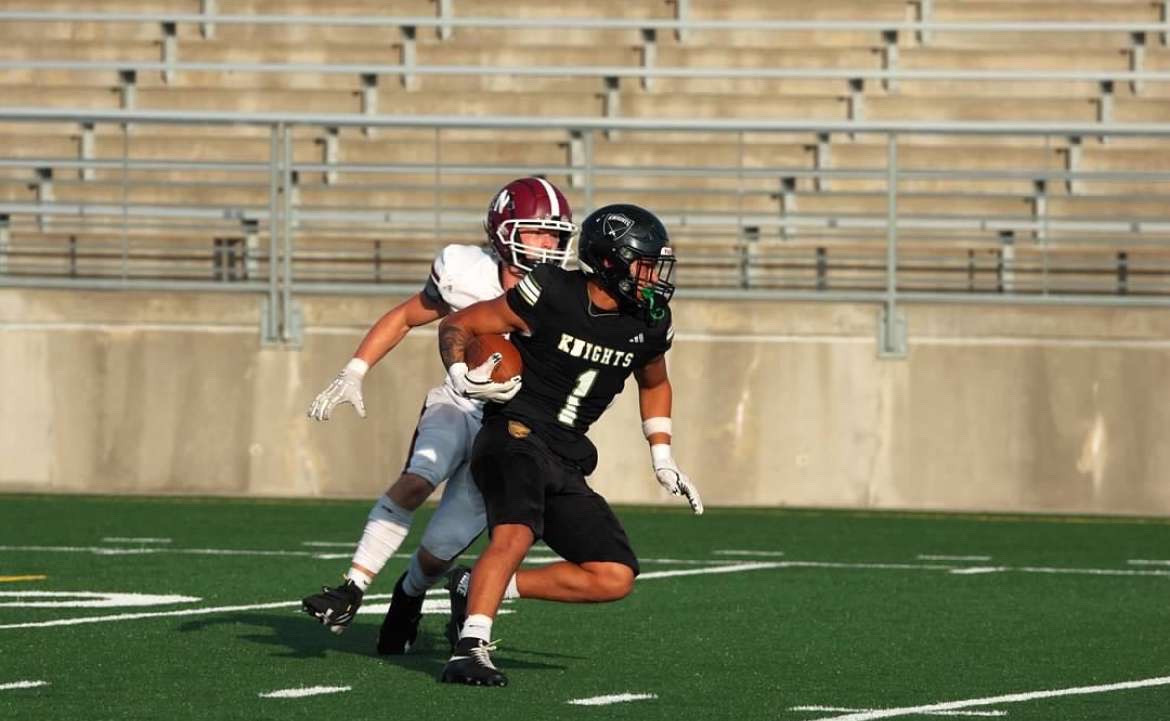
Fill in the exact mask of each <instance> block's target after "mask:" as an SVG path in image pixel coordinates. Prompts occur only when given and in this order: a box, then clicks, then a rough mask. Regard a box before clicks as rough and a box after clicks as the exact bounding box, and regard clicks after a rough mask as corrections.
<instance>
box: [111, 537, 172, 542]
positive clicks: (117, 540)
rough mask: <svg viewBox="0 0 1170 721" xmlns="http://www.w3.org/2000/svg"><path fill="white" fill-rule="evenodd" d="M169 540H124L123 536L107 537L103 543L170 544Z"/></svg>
mask: <svg viewBox="0 0 1170 721" xmlns="http://www.w3.org/2000/svg"><path fill="white" fill-rule="evenodd" d="M170 542H171V539H169V538H123V537H121V536H107V537H106V538H103V539H102V543H170Z"/></svg>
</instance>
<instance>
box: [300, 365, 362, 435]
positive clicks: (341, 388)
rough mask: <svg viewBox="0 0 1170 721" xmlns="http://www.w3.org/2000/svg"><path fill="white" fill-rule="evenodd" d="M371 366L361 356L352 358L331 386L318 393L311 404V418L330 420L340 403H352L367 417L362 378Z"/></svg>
mask: <svg viewBox="0 0 1170 721" xmlns="http://www.w3.org/2000/svg"><path fill="white" fill-rule="evenodd" d="M369 369H370V366H369V365H368V364H367V363H366V362H365V361H364V360H362V359H361V358H352V359H350V361H349V363H347V364H346V365H345V368H342V369H341V372H340V373H338V374H337V377H336V378H334V379H333V382H332V383H330V384H329V387H328V388H326V389H325V390H323V391H321V392H320V393H319V394H318V395H317V399H316V400H314V401H313V405H311V406H309V418H312V419H313V420H317V421H327V420H329V414H330V413H332V412H333V409H334V408H336V407H337V404H339V403H352V404H353V407H354V408H355V409H356V410H357V413H358V415H359V416H361V417H362V418H365V417H366V404H365V402H364V401H363V400H362V378H364V377H365V375H366V371H367V370H369Z"/></svg>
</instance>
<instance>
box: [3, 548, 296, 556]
mask: <svg viewBox="0 0 1170 721" xmlns="http://www.w3.org/2000/svg"><path fill="white" fill-rule="evenodd" d="M3 551H13V552H19V553H92V554H94V555H95V556H146V555H151V554H156V553H175V554H180V555H189V556H299V557H301V558H311V557H313V556H314V555H315V554H314V553H313V552H312V551H269V550H263V549H248V548H121V547H117V546H0V552H3Z"/></svg>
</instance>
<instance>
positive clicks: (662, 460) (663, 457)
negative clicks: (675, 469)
mask: <svg viewBox="0 0 1170 721" xmlns="http://www.w3.org/2000/svg"><path fill="white" fill-rule="evenodd" d="M650 458H651V460H653V461H654V467H655V468H662V467H663V466H673V465H674V454H673V453H672V452H671V451H670V444H669V443H655V444H654V445H652V446H650Z"/></svg>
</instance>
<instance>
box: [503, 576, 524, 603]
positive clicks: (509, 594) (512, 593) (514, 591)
mask: <svg viewBox="0 0 1170 721" xmlns="http://www.w3.org/2000/svg"><path fill="white" fill-rule="evenodd" d="M504 598H505V599H511V598H520V589H519V588H516V574H514V573H513V574H512V577H511V578H509V579H508V587H507V588H505V589H504Z"/></svg>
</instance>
